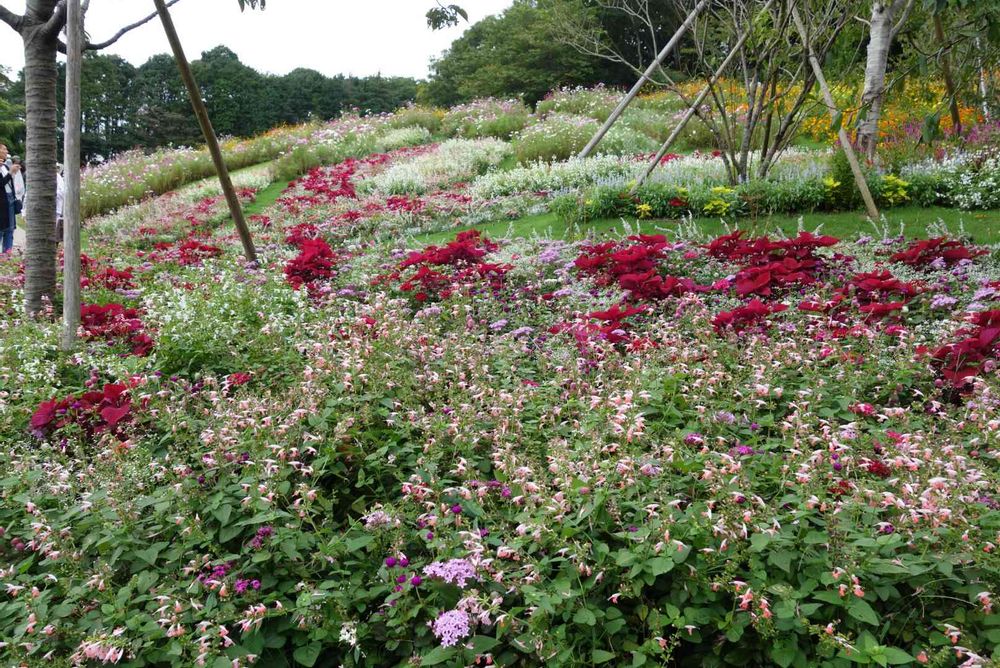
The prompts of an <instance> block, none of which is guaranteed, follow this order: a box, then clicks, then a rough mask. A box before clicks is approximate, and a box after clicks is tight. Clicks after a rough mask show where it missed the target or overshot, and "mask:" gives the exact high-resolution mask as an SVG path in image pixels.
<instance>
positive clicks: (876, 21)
mask: <svg viewBox="0 0 1000 668" xmlns="http://www.w3.org/2000/svg"><path fill="white" fill-rule="evenodd" d="M893 8H894V4H893V3H890V2H881V1H880V0H876V2H874V3H873V4H872V17H871V28H870V31H869V39H870V41H869V42H868V62H867V64H866V65H865V87H864V91H863V92H862V94H861V115H862V116H861V120H860V122H859V123H858V148H859V149H860V150H861V151H862V152H863V153H864V154H865V155H866V156H868V158H869V159H871V158H874V157H875V149H876V148H877V147H878V126H879V121H880V120H881V116H882V103H883V102H884V101H885V73H886V69H887V68H888V66H889V47H890V45H891V42H892V22H893V19H894V16H893V14H894V11H893Z"/></svg>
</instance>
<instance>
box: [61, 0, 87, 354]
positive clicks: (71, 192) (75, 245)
mask: <svg viewBox="0 0 1000 668" xmlns="http://www.w3.org/2000/svg"><path fill="white" fill-rule="evenodd" d="M67 9H68V12H67V17H66V139H65V140H64V142H63V143H64V145H65V156H66V157H65V159H64V164H65V166H66V196H65V199H64V201H63V220H64V222H63V335H62V349H63V350H66V351H70V350H73V348H74V347H75V346H76V336H77V334H76V332H77V330H78V329H79V327H80V307H81V299H80V288H81V285H80V124H81V115H80V76H81V68H82V61H83V51H82V46H83V20H82V16H81V12H80V0H68V5H67Z"/></svg>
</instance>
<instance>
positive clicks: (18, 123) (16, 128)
mask: <svg viewBox="0 0 1000 668" xmlns="http://www.w3.org/2000/svg"><path fill="white" fill-rule="evenodd" d="M12 88H13V82H11V80H10V79H8V78H7V74H6V72H5V70H4V68H3V67H0V143H4V144H6V145H7V146H8V147H10V150H11V151H12V152H18V151H20V150H21V148H20V147H21V146H22V142H23V141H24V107H23V106H22V105H20V104H18V103H17V102H16V101H15V100H16V97H15V96H14V95H13V94H12V90H11V89H12Z"/></svg>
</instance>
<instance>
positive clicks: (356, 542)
mask: <svg viewBox="0 0 1000 668" xmlns="http://www.w3.org/2000/svg"><path fill="white" fill-rule="evenodd" d="M373 540H375V536H372V535H365V536H358V537H357V538H352V539H350V540H349V541H347V551H348V552H357V551H358V550H360V549H361V548H363V547H365V546H366V545H368V544H369V543H371V542H372V541H373Z"/></svg>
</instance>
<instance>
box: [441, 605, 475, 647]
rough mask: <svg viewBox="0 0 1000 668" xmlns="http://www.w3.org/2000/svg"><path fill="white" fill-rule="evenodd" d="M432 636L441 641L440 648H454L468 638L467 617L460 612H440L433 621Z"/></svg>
mask: <svg viewBox="0 0 1000 668" xmlns="http://www.w3.org/2000/svg"><path fill="white" fill-rule="evenodd" d="M432 630H433V631H434V636H435V637H436V638H437V639H438V640H440V641H441V646H442V647H454V646H455V645H457V644H458V641H459V640H461V639H462V638H466V637H468V636H469V633H470V632H471V629H470V627H469V615H468V613H466V612H464V611H462V610H449V611H448V612H442V613H441V614H440V615H438V618H437V619H436V620H434V625H433V626H432Z"/></svg>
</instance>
